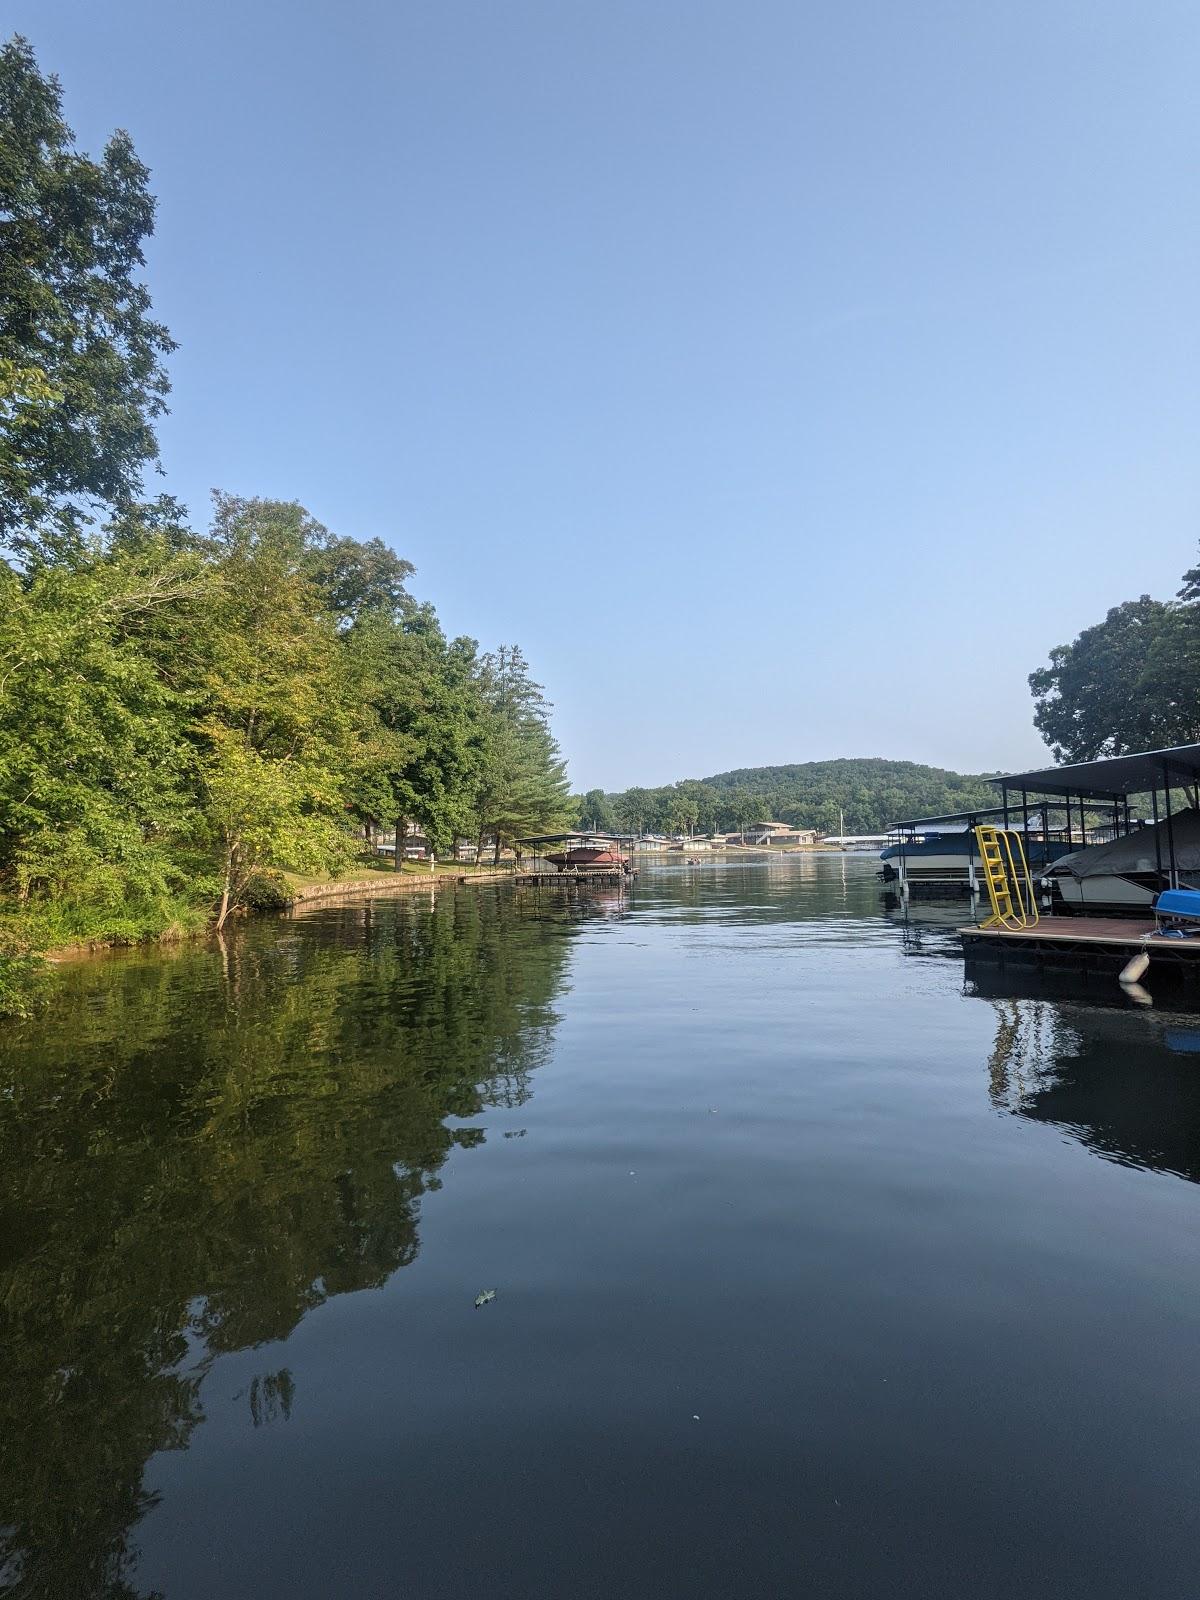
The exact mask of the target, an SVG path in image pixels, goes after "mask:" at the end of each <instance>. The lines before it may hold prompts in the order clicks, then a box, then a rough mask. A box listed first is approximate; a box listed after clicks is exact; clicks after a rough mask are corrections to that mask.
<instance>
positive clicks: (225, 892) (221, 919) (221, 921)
mask: <svg viewBox="0 0 1200 1600" xmlns="http://www.w3.org/2000/svg"><path fill="white" fill-rule="evenodd" d="M232 882H233V851H232V850H226V852H225V882H224V883H223V884H222V886H221V906H220V909H219V910H218V912H217V932H218V933H220V931H221V929H222V928H223V927H224V926H225V919H226V917H227V916H228V915H229V890H230V886H231V884H232Z"/></svg>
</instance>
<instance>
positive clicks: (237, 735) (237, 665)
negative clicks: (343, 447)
mask: <svg viewBox="0 0 1200 1600" xmlns="http://www.w3.org/2000/svg"><path fill="white" fill-rule="evenodd" d="M313 538H314V535H313V533H312V528H311V525H310V519H309V518H308V517H307V514H306V513H305V512H304V511H303V509H302V508H301V507H299V506H296V505H294V504H288V503H285V502H278V501H270V500H242V499H238V498H236V497H234V496H228V495H219V496H218V497H217V500H216V519H215V522H214V527H213V534H212V544H213V549H214V551H215V552H216V563H215V571H216V584H215V587H214V593H213V597H212V600H211V602H210V604H208V605H207V606H206V607H205V608H204V611H203V615H202V617H201V618H200V619H199V623H198V632H199V633H200V662H201V671H200V674H199V681H198V683H197V684H196V685H195V686H194V689H193V694H194V697H195V698H196V700H197V702H198V713H199V714H198V715H197V717H196V720H195V724H194V732H195V736H196V740H197V745H198V751H199V763H200V770H201V796H200V799H201V808H202V813H203V823H202V829H201V833H202V837H204V838H205V839H206V840H207V841H208V842H209V843H210V845H211V846H212V848H213V849H214V850H215V852H216V858H217V861H216V865H217V870H218V872H219V875H220V879H221V898H220V904H219V907H218V912H217V927H218V928H220V927H221V926H222V925H223V923H224V921H225V919H226V917H227V916H228V915H229V913H230V911H232V910H234V909H236V908H237V907H238V906H239V905H241V904H243V903H244V901H245V896H246V892H247V890H248V888H249V885H250V883H251V881H252V880H253V878H254V876H255V875H256V874H257V873H258V872H260V871H261V870H262V869H263V868H264V867H268V866H274V867H294V868H299V869H304V870H309V871H313V870H321V869H332V868H335V867H337V866H339V865H341V864H343V863H344V861H345V860H346V859H347V857H348V855H349V852H350V843H349V835H348V831H347V830H346V828H345V826H344V825H343V824H344V815H345V801H344V779H345V771H346V759H345V757H346V752H347V749H348V747H350V746H351V745H352V743H353V738H354V731H355V722H354V710H355V708H354V701H353V693H352V683H351V675H350V673H349V671H348V669H347V662H346V659H345V652H344V650H343V648H342V644H341V640H340V637H339V634H338V630H337V626H336V622H335V619H334V617H333V616H332V614H331V613H330V611H329V610H328V609H327V606H326V604H325V600H324V597H323V596H322V594H321V592H320V590H319V589H318V588H317V586H316V584H315V583H314V582H313V581H312V579H311V577H310V576H309V567H310V564H309V561H308V557H309V555H310V554H311V551H312V547H313Z"/></svg>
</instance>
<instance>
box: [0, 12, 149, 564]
mask: <svg viewBox="0 0 1200 1600" xmlns="http://www.w3.org/2000/svg"><path fill="white" fill-rule="evenodd" d="M148 180H149V174H148V172H147V170H146V168H145V167H144V166H143V165H142V163H141V162H140V161H139V160H138V158H137V155H136V154H135V153H134V149H133V146H132V144H131V143H130V141H129V137H128V135H127V134H124V133H116V134H114V135H113V137H112V138H111V139H110V140H109V142H108V144H107V146H106V147H105V150H104V153H103V155H102V156H101V158H100V160H99V161H94V160H92V159H91V158H89V157H88V156H86V155H82V154H80V153H79V152H78V151H77V150H76V149H75V148H74V141H73V137H72V134H71V130H70V129H69V128H68V126H67V124H66V123H65V121H64V120H63V115H62V95H61V92H60V89H59V85H58V82H57V80H56V79H54V78H52V77H48V76H44V75H43V74H42V73H41V72H39V70H38V67H37V63H36V61H35V60H34V56H33V52H32V50H31V49H30V47H29V45H28V44H27V43H26V41H25V40H24V39H21V38H14V39H12V40H10V41H9V42H8V43H7V44H6V45H4V46H3V48H0V219H2V221H0V424H2V427H0V543H4V544H6V545H8V546H9V548H17V549H21V550H24V551H27V552H30V553H34V554H36V553H40V552H42V551H45V550H47V549H49V550H53V551H58V552H63V551H69V550H71V549H73V548H75V547H76V546H77V545H78V543H79V541H80V538H81V535H82V532H83V529H84V528H85V526H86V524H87V523H88V521H89V520H90V518H91V515H92V514H93V512H94V511H95V510H96V508H97V507H99V508H104V507H107V506H113V505H121V504H124V503H126V502H128V501H129V500H130V499H132V498H133V497H134V496H135V495H136V493H137V489H138V483H139V475H140V472H141V469H142V467H143V466H144V465H145V464H146V463H147V462H150V461H153V460H154V459H155V456H156V454H157V445H156V442H155V437H154V430H153V419H154V418H155V417H156V416H157V415H158V414H159V413H160V412H161V411H162V409H163V404H164V396H165V395H166V393H167V389H168V383H167V376H166V373H165V371H164V369H163V366H162V357H163V356H164V355H165V354H166V353H167V352H168V351H169V350H170V349H172V348H173V346H172V343H171V340H170V338H169V337H168V335H167V331H166V329H165V328H163V327H162V326H161V325H160V324H158V323H157V322H155V321H154V320H153V319H152V317H151V315H150V297H149V294H148V292H147V290H146V286H145V284H144V283H142V282H141V280H140V278H139V276H138V273H139V269H140V268H141V266H142V265H143V255H142V243H143V240H144V239H145V238H146V237H147V236H148V235H149V234H150V233H151V232H152V230H153V226H154V200H153V198H152V197H151V195H150V193H149V189H148V186H147V185H148Z"/></svg>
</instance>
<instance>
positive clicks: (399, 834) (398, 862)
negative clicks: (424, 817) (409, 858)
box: [393, 817, 408, 872]
mask: <svg viewBox="0 0 1200 1600" xmlns="http://www.w3.org/2000/svg"><path fill="white" fill-rule="evenodd" d="M407 838H408V823H407V822H406V821H405V819H404V818H403V817H397V818H396V849H395V864H394V867H393V870H394V871H396V872H401V871H403V862H404V841H405V840H406V839H407Z"/></svg>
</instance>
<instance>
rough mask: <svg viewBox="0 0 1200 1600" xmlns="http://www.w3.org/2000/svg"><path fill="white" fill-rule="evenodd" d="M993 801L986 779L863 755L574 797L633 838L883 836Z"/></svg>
mask: <svg viewBox="0 0 1200 1600" xmlns="http://www.w3.org/2000/svg"><path fill="white" fill-rule="evenodd" d="M994 803H995V791H994V790H993V789H992V788H991V786H990V785H989V784H988V782H987V780H986V778H983V777H965V776H963V775H962V774H960V773H957V772H945V771H943V770H942V769H941V768H940V767H925V766H920V765H919V764H918V763H916V762H913V761H885V760H882V759H880V758H877V757H866V758H862V759H858V760H839V761H805V762H801V763H799V764H796V765H791V766H782V767H743V768H739V769H738V770H737V771H734V772H720V773H717V774H716V776H715V777H711V778H702V779H694V778H693V779H686V780H684V781H683V782H682V783H675V784H669V785H667V786H665V787H664V788H660V789H642V788H633V789H626V790H625V791H624V792H623V793H621V794H614V795H604V794H601V793H600V791H599V790H593V791H592V792H591V793H590V794H587V795H583V796H581V797H580V798H579V799H577V801H576V814H577V816H578V817H579V818H580V820H581V821H584V822H586V823H587V825H588V826H593V827H604V826H609V825H612V824H615V825H617V826H619V827H622V828H628V829H629V830H630V831H631V832H635V833H643V832H652V833H670V834H674V833H692V832H700V833H711V832H714V831H716V832H722V833H725V832H735V831H738V830H740V829H742V828H747V827H749V826H751V825H752V824H753V823H755V822H762V821H771V822H787V823H790V824H791V825H792V826H793V827H797V828H816V829H819V830H820V831H821V832H822V833H837V832H839V831H843V829H844V831H845V832H846V833H880V832H882V831H883V830H884V829H886V828H887V827H888V826H889V825H890V824H891V823H893V822H898V821H902V820H903V819H905V818H907V817H919V816H929V815H937V814H939V813H942V812H948V811H962V810H966V809H967V808H969V807H971V806H978V805H991V804H994ZM593 818H596V819H597V820H596V821H593V820H592V819H593Z"/></svg>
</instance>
